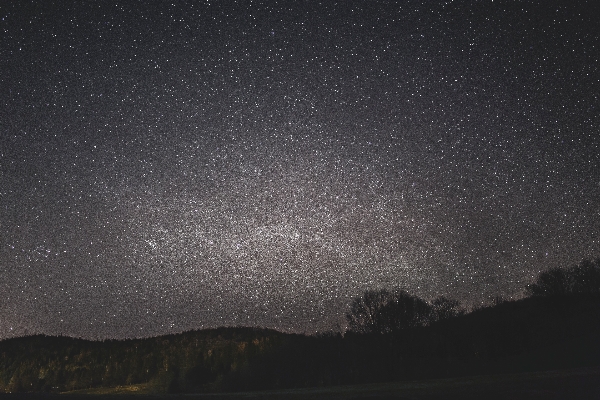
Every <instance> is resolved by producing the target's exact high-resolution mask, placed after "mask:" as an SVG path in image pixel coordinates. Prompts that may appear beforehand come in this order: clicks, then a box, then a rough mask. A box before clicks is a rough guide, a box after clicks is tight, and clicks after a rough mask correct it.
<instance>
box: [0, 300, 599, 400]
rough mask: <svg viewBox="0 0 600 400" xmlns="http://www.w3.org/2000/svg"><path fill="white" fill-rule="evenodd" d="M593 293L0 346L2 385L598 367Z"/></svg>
mask: <svg viewBox="0 0 600 400" xmlns="http://www.w3.org/2000/svg"><path fill="white" fill-rule="evenodd" d="M598 337H600V295H599V294H597V293H572V294H566V295H553V296H534V297H531V298H526V299H522V300H518V301H511V302H500V303H498V304H496V305H494V306H490V307H487V308H483V309H479V310H475V311H473V312H471V313H468V314H462V313H460V314H457V315H454V316H453V317H451V318H446V319H441V320H439V321H435V322H432V323H430V324H428V325H422V326H416V327H410V328H407V329H402V330H395V331H392V332H390V333H383V334H375V333H370V334H369V333H367V334H365V333H356V332H347V333H346V334H345V335H343V336H342V335H341V334H339V333H329V334H321V335H316V336H305V335H298V334H286V333H281V332H277V331H274V330H267V329H257V328H219V329H209V330H201V331H191V332H185V333H182V334H178V335H168V336H161V337H155V338H147V339H134V340H107V341H88V340H82V339H73V338H67V337H49V336H40V335H38V336H30V337H22V338H13V339H8V340H3V341H0V390H1V391H4V392H13V393H14V392H64V391H72V390H79V389H90V388H100V387H116V386H126V385H141V386H143V388H144V391H145V392H146V393H179V392H199V393H208V392H225V391H227V392H232V391H242V390H243V391H250V390H265V389H283V388H300V387H314V386H329V385H345V384H357V383H369V382H386V381H401V380H407V379H424V378H445V377H456V376H466V375H470V374H483V373H498V372H502V373H505V372H524V371H536V370H545V369H560V368H573V367H584V366H597V365H600V343H599V342H598V340H597V338H598Z"/></svg>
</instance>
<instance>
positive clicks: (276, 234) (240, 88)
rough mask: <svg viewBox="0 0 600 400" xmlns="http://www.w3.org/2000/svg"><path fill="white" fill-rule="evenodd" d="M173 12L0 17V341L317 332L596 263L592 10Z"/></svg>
mask: <svg viewBox="0 0 600 400" xmlns="http://www.w3.org/2000/svg"><path fill="white" fill-rule="evenodd" d="M172 3H173V4H171V3H170V2H163V1H121V2H111V1H102V2H100V1H98V2H95V1H71V2H69V1H33V2H31V1H30V2H27V1H13V2H3V3H2V5H1V6H0V18H1V19H0V337H4V338H6V337H12V336H18V335H23V334H31V333H46V334H53V335H56V334H62V335H71V336H78V337H85V338H108V337H110V338H123V337H137V336H149V335H157V334H164V333H169V332H180V331H183V330H189V329H198V328H206V327H215V326H221V325H251V326H263V327H270V328H276V329H280V330H284V331H294V332H314V331H315V330H324V329H329V328H333V327H335V326H336V324H338V323H341V324H343V314H344V312H345V311H346V310H347V308H348V305H349V303H350V301H351V299H352V298H353V297H354V296H357V295H359V294H361V293H362V292H363V291H364V290H366V289H373V288H384V287H387V288H392V287H401V288H404V289H406V290H408V291H409V292H411V293H413V294H417V295H419V296H422V297H423V298H425V299H428V300H431V299H433V298H434V297H437V296H439V295H446V296H448V297H451V298H455V299H458V300H460V301H461V302H463V303H464V304H466V305H474V304H481V302H487V301H489V300H490V299H491V298H493V297H495V296H498V295H502V296H504V297H507V298H509V297H513V298H518V297H520V296H522V295H523V291H524V288H525V286H526V285H527V284H528V283H530V282H531V281H532V280H533V279H534V277H535V276H536V275H537V274H538V272H539V271H542V270H545V269H547V268H550V267H556V266H565V267H568V266H571V265H574V264H577V263H579V262H580V261H581V260H582V259H583V258H595V257H598V256H600V172H599V171H600V131H599V128H600V107H599V106H600V101H599V93H600V72H599V65H600V60H599V56H598V54H600V48H599V46H600V38H599V36H600V28H599V27H598V20H599V17H600V13H599V12H598V5H596V2H594V1H590V2H584V1H563V2H556V1H522V2H517V1H510V2H509V1H497V0H496V1H491V0H489V1H487V0H482V1H446V2H429V1H422V2H419V1H402V2H395V1H339V2H336V1H323V2H317V1H280V2H275V1H244V2H233V1H204V2H196V1H174V2H172ZM342 326H343V325H342Z"/></svg>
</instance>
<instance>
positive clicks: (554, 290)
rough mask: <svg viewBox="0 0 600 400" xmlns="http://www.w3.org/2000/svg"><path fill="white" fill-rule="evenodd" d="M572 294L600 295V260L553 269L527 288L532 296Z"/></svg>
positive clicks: (543, 273) (585, 261)
mask: <svg viewBox="0 0 600 400" xmlns="http://www.w3.org/2000/svg"><path fill="white" fill-rule="evenodd" d="M572 293H600V258H598V259H596V261H594V262H592V261H589V260H583V261H582V262H581V264H579V265H576V266H574V267H571V268H566V269H563V268H551V269H549V270H547V271H544V272H542V273H541V274H539V275H538V278H537V280H536V281H535V282H534V283H532V284H530V285H528V286H527V294H528V295H530V296H560V295H566V294H572Z"/></svg>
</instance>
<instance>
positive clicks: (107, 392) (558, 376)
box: [0, 367, 600, 400]
mask: <svg viewBox="0 0 600 400" xmlns="http://www.w3.org/2000/svg"><path fill="white" fill-rule="evenodd" d="M147 390H148V388H146V387H144V386H143V385H139V386H128V387H119V388H112V389H101V390H88V391H77V392H69V393H63V394H60V395H43V394H39V395H31V394H18V395H10V394H9V395H2V396H0V398H2V399H4V398H6V399H54V398H61V399H69V400H77V399H89V398H93V399H121V400H123V399H136V400H146V399H154V400H166V399H182V400H183V399H186V400H187V399H189V400H192V399H198V400H233V399H265V400H280V399H281V400H283V399H291V400H308V399H316V400H319V399H336V400H350V399H354V400H359V399H364V400H366V399H378V400H383V399H420V400H422V399H517V400H518V399H600V367H593V368H579V369H572V370H560V371H544V372H534V373H523V374H506V375H484V376H470V377H461V378H453V379H437V380H424V381H410V382H392V383H377V384H368V385H349V386H334V387H327V388H309V389H294V390H279V391H265V392H248V393H220V394H182V395H152V394H148V393H147Z"/></svg>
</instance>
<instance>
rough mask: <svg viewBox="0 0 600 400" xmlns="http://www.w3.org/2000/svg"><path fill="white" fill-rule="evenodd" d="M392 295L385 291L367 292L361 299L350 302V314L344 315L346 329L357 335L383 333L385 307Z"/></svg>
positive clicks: (384, 328)
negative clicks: (346, 323)
mask: <svg viewBox="0 0 600 400" xmlns="http://www.w3.org/2000/svg"><path fill="white" fill-rule="evenodd" d="M392 297H393V294H392V293H390V292H389V291H388V290H387V289H380V290H367V291H366V292H365V293H364V294H363V295H362V296H361V297H357V298H355V299H354V300H353V301H352V305H351V306H350V312H349V313H348V314H346V320H347V321H348V329H349V330H350V331H352V332H357V333H384V332H385V331H386V321H385V319H386V318H385V316H384V314H383V312H384V308H385V306H386V305H387V304H388V303H389V302H390V301H391V300H392Z"/></svg>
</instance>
